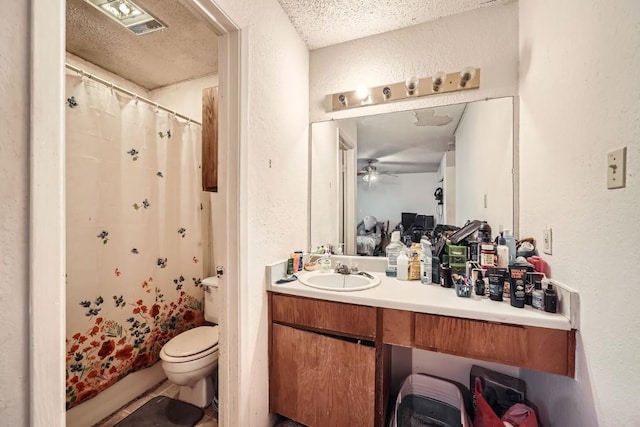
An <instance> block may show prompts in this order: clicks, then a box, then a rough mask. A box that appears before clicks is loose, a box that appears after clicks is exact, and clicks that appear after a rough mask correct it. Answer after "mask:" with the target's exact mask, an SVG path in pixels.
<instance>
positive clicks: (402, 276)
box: [396, 250, 409, 280]
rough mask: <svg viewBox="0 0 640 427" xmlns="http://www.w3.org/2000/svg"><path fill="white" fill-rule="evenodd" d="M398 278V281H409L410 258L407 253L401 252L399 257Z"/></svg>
mask: <svg viewBox="0 0 640 427" xmlns="http://www.w3.org/2000/svg"><path fill="white" fill-rule="evenodd" d="M397 261H398V263H397V268H398V269H397V276H396V277H397V278H398V280H409V257H408V256H407V251H404V250H403V251H401V252H400V255H398V260H397Z"/></svg>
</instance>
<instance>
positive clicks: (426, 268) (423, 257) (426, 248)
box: [420, 236, 433, 284]
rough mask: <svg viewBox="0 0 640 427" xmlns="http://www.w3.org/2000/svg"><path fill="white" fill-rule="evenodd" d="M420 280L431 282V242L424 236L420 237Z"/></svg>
mask: <svg viewBox="0 0 640 427" xmlns="http://www.w3.org/2000/svg"><path fill="white" fill-rule="evenodd" d="M420 246H421V251H422V252H421V253H420V281H421V282H422V283H427V284H430V283H431V264H432V258H433V255H432V254H431V242H430V241H429V239H428V238H427V237H426V236H422V239H420Z"/></svg>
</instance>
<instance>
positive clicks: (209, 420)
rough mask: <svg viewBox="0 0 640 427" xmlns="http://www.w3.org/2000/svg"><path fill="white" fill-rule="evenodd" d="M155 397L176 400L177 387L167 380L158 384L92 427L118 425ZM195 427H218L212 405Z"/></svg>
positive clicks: (206, 409)
mask: <svg viewBox="0 0 640 427" xmlns="http://www.w3.org/2000/svg"><path fill="white" fill-rule="evenodd" d="M155 396H167V397H172V398H174V399H177V398H178V386H177V385H175V384H171V383H170V382H169V380H165V381H164V382H162V383H160V384H158V385H157V386H156V387H154V388H152V389H151V390H149V391H147V392H146V393H145V394H143V395H142V396H140V397H139V398H137V399H136V400H134V401H132V402H130V403H129V404H127V405H126V406H124V407H122V408H120V410H119V411H118V412H116V413H115V414H111V415H110V416H108V417H107V418H105V419H104V420H102V421H100V422H99V423H98V424H96V425H95V426H94V427H112V426H114V425H115V424H117V423H118V421H120V420H122V419H124V418H125V417H126V416H127V415H129V414H130V413H132V412H133V411H135V410H136V409H138V408H139V407H141V406H142V405H144V404H145V403H147V402H148V401H149V400H150V399H151V398H152V397H155ZM196 427H218V414H217V413H216V412H214V411H213V405H209V406H208V407H207V408H205V410H204V417H202V419H201V420H200V422H199V423H198V424H196Z"/></svg>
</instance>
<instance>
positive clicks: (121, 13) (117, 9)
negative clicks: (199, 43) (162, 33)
mask: <svg viewBox="0 0 640 427" xmlns="http://www.w3.org/2000/svg"><path fill="white" fill-rule="evenodd" d="M85 2H87V3H89V4H90V5H91V6H93V7H95V8H96V9H98V10H99V11H100V12H102V13H104V14H105V15H107V16H108V17H109V18H111V19H113V20H114V21H116V22H117V23H119V24H120V25H122V26H123V27H125V28H126V29H127V30H129V31H131V32H132V33H134V34H135V35H140V34H145V33H150V32H152V31H157V30H161V29H163V28H167V26H166V25H164V24H163V23H162V22H160V20H159V19H157V18H155V17H154V16H152V15H151V14H149V13H147V12H145V10H144V9H142V8H141V7H140V6H138V5H137V4H135V3H134V2H132V1H131V0H85Z"/></svg>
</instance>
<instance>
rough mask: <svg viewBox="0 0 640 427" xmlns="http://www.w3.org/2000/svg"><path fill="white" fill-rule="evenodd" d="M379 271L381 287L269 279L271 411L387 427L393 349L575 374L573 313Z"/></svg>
mask: <svg viewBox="0 0 640 427" xmlns="http://www.w3.org/2000/svg"><path fill="white" fill-rule="evenodd" d="M278 269H279V267H278V266H277V265H276V266H275V267H274V266H271V267H270V270H271V271H270V274H268V276H272V277H277V276H278V274H277V273H276V274H273V273H274V271H273V270H278ZM303 274H304V273H303ZM372 274H373V275H375V276H376V277H377V278H379V279H380V280H381V283H380V285H379V286H376V287H375V288H371V289H367V290H363V291H356V292H338V291H326V290H320V289H314V288H311V287H308V286H305V285H303V284H302V283H300V281H294V282H290V283H286V284H281V285H277V284H273V282H271V283H269V286H268V298H269V378H270V381H269V402H270V411H271V412H275V413H278V414H281V415H284V416H286V417H289V418H291V419H293V420H296V421H298V422H301V423H303V424H305V425H308V426H327V425H336V426H338V425H358V426H367V425H374V426H380V427H381V426H383V425H384V423H385V419H386V412H387V405H388V402H389V396H388V393H389V388H390V377H391V365H392V362H393V361H392V357H391V346H394V345H395V346H403V347H411V348H419V349H425V350H430V351H436V352H441V353H447V354H454V355H458V356H464V357H469V358H473V359H478V360H485V361H490V362H497V363H503V364H506V365H512V366H518V367H523V368H528V369H534V370H538V371H542V372H548V373H553V374H558V375H565V376H569V377H573V376H574V368H575V328H574V325H573V323H574V321H573V320H572V319H571V316H568V317H567V316H566V315H565V314H562V313H558V314H550V313H544V312H539V311H537V310H533V309H531V308H525V309H518V308H514V307H511V306H510V305H509V303H508V302H506V301H505V302H494V301H489V300H473V299H468V298H458V297H456V295H455V292H454V291H453V290H452V289H445V288H441V287H440V286H437V285H422V284H420V282H415V281H414V282H401V281H398V280H396V279H394V278H388V277H385V276H384V273H380V272H377V273H376V272H372ZM280 277H281V276H280ZM277 278H279V277H277ZM567 295H568V296H565V298H566V299H567V300H566V301H565V306H566V307H567V308H569V305H570V301H569V300H570V299H571V296H570V295H569V294H567Z"/></svg>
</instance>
